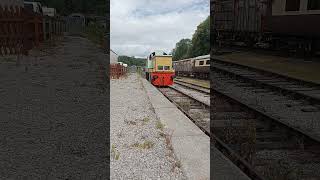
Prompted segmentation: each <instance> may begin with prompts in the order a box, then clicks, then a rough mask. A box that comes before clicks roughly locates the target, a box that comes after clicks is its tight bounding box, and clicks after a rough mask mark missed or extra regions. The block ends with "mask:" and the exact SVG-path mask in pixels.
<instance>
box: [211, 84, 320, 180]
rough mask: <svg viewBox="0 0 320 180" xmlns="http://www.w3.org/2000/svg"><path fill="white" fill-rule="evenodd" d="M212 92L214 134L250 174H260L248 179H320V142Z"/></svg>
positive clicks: (217, 92)
mask: <svg viewBox="0 0 320 180" xmlns="http://www.w3.org/2000/svg"><path fill="white" fill-rule="evenodd" d="M211 91H212V95H213V99H212V101H213V106H212V108H211V112H212V115H211V126H212V129H211V130H212V131H213V132H214V135H215V136H217V137H218V139H220V141H222V142H223V143H225V144H226V146H227V147H229V148H230V149H232V150H233V151H235V152H236V154H237V155H238V156H240V157H241V158H242V159H244V161H245V162H246V163H248V164H249V165H250V166H248V167H251V168H252V169H251V170H250V171H251V172H252V171H253V172H257V174H259V177H256V178H253V177H252V176H250V175H248V176H249V177H251V178H252V179H259V178H264V179H291V178H293V177H295V178H296V179H303V180H311V179H320V172H319V167H320V143H319V142H318V141H315V140H314V139H312V138H310V137H308V136H306V135H305V134H303V133H301V132H300V131H297V130H295V129H293V128H291V127H289V126H287V125H285V124H282V123H280V122H279V121H278V120H277V119H273V118H271V117H268V116H266V115H264V114H262V113H260V112H258V111H256V110H255V109H253V108H250V107H248V106H246V105H245V104H242V103H241V102H239V101H237V100H235V99H232V98H230V97H229V96H228V95H225V94H223V93H221V92H219V91H216V90H212V89H211ZM218 147H219V145H218ZM221 151H222V152H223V151H224V149H223V148H222V149H221ZM226 156H227V157H228V156H229V155H228V154H226ZM240 168H241V167H240Z"/></svg>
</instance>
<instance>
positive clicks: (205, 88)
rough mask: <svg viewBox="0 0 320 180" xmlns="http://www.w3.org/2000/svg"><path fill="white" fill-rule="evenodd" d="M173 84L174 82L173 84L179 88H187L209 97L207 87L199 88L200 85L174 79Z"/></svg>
mask: <svg viewBox="0 0 320 180" xmlns="http://www.w3.org/2000/svg"><path fill="white" fill-rule="evenodd" d="M174 82H175V84H179V85H181V86H184V87H187V88H190V89H193V90H196V91H199V92H202V93H205V94H207V95H210V88H207V87H204V86H200V85H197V84H194V83H190V82H186V81H182V80H178V79H175V80H174Z"/></svg>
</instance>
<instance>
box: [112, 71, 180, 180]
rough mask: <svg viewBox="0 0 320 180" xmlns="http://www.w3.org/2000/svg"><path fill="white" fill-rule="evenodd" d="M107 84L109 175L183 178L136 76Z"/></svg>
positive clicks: (117, 176)
mask: <svg viewBox="0 0 320 180" xmlns="http://www.w3.org/2000/svg"><path fill="white" fill-rule="evenodd" d="M110 84H111V89H110V90H111V96H110V98H111V123H110V125H111V135H110V138H111V140H110V141H111V142H110V144H111V149H110V161H111V163H110V166H111V172H110V174H111V179H185V176H184V175H183V173H182V170H181V169H180V168H179V161H178V160H177V158H175V156H174V153H173V152H172V151H171V150H170V148H169V146H168V145H167V143H166V138H165V137H163V134H167V133H168V132H166V129H162V128H161V126H160V125H159V124H158V123H157V122H158V120H157V118H156V114H155V113H154V110H153V108H152V105H151V104H150V101H149V98H148V96H147V94H146V91H145V89H144V88H143V85H142V82H141V79H140V78H139V76H138V75H137V74H129V76H128V77H126V78H122V79H119V80H111V81H110ZM157 124H158V126H157Z"/></svg>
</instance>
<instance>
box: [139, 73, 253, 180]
mask: <svg viewBox="0 0 320 180" xmlns="http://www.w3.org/2000/svg"><path fill="white" fill-rule="evenodd" d="M142 84H143V86H144V89H145V90H146V93H147V95H148V97H149V99H150V102H151V104H152V106H153V108H154V111H155V114H156V116H157V118H158V119H159V120H160V121H161V122H162V123H163V124H164V125H165V127H166V128H168V129H170V130H171V131H172V146H173V150H174V152H175V155H176V156H177V157H178V158H179V159H180V162H181V166H182V170H183V172H184V174H185V175H186V177H187V178H188V179H201V180H204V179H214V180H248V179H249V178H248V177H247V176H246V175H245V174H244V173H243V172H242V171H241V170H240V169H239V168H238V167H236V166H235V165H234V164H233V163H232V162H231V161H229V160H228V159H227V158H226V157H224V156H223V154H222V153H221V152H219V151H218V150H217V149H215V148H214V147H210V137H208V136H207V135H206V134H204V133H203V132H202V131H201V130H200V129H199V128H198V127H197V126H196V125H195V124H194V123H193V122H192V121H191V120H190V119H189V118H188V117H186V116H185V115H184V114H183V113H182V112H181V111H180V110H179V109H178V108H177V107H176V106H175V105H174V104H172V103H171V102H170V101H169V100H168V99H166V98H165V96H163V95H162V94H161V92H160V91H158V90H157V88H156V87H154V86H153V85H152V84H150V83H149V82H148V81H147V80H145V79H143V78H142ZM210 148H211V151H212V154H211V155H213V158H212V159H211V160H213V163H212V162H211V164H213V165H214V166H213V167H211V168H212V171H211V172H213V174H211V176H210Z"/></svg>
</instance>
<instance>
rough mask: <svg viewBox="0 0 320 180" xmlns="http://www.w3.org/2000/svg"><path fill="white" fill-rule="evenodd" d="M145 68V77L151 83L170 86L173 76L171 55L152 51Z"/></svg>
mask: <svg viewBox="0 0 320 180" xmlns="http://www.w3.org/2000/svg"><path fill="white" fill-rule="evenodd" d="M146 68H147V71H146V79H147V80H148V81H150V82H151V83H152V84H153V85H155V86H170V85H172V84H173V79H174V77H175V76H174V70H173V67H172V56H171V55H167V54H166V53H157V52H153V53H152V54H150V55H149V56H148V58H147V67H146Z"/></svg>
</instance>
